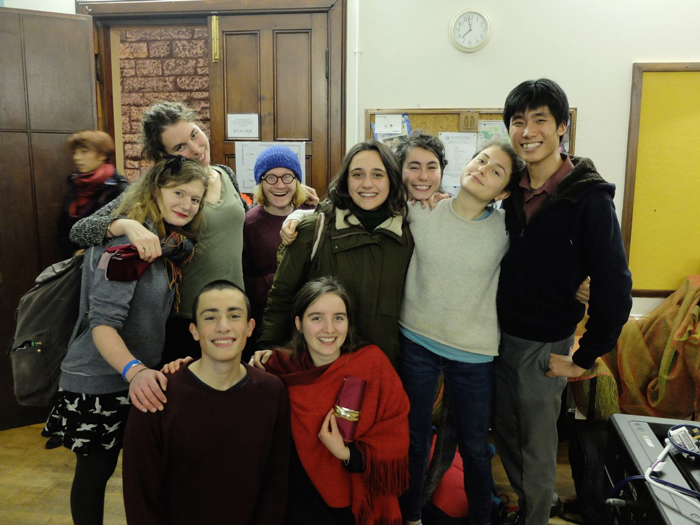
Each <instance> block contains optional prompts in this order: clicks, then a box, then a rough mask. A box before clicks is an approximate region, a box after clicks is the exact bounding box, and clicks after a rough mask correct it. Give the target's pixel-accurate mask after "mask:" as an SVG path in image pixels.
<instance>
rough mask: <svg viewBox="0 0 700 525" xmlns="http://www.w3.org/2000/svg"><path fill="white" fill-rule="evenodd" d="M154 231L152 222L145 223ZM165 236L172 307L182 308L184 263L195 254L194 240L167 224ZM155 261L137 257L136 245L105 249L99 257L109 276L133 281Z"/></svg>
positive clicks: (161, 245)
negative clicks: (181, 295) (182, 267)
mask: <svg viewBox="0 0 700 525" xmlns="http://www.w3.org/2000/svg"><path fill="white" fill-rule="evenodd" d="M144 226H146V227H147V228H148V229H150V230H151V231H153V227H152V225H151V224H150V223H148V222H147V223H146V224H144ZM165 228H166V237H165V238H164V239H161V240H160V248H161V250H162V251H163V256H162V261H163V264H164V266H165V272H166V274H167V276H168V287H169V288H170V291H171V293H172V299H173V308H174V310H175V311H176V312H178V311H179V310H180V286H179V285H180V283H181V282H182V269H181V266H183V265H185V264H187V263H189V262H190V261H191V260H192V257H194V248H195V242H194V240H193V239H192V235H191V234H190V233H187V232H185V231H184V230H182V229H181V228H178V227H176V226H171V225H169V224H166V225H165ZM151 264H152V263H150V262H148V261H144V260H143V259H141V258H140V257H139V256H138V249H137V248H136V246H134V245H133V244H120V245H119V246H112V247H110V248H107V249H106V250H105V253H104V254H103V255H102V258H101V259H100V267H102V269H104V270H105V276H106V277H107V279H110V280H114V281H134V280H136V279H138V278H139V277H141V275H143V273H144V272H145V271H146V270H147V269H148V267H149V266H151Z"/></svg>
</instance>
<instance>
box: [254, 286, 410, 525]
mask: <svg viewBox="0 0 700 525" xmlns="http://www.w3.org/2000/svg"><path fill="white" fill-rule="evenodd" d="M291 314H292V317H293V322H294V335H293V338H292V344H291V354H290V353H289V352H287V351H284V350H275V351H274V352H273V351H271V350H266V351H258V352H256V353H255V356H254V358H253V359H251V363H254V364H255V366H258V367H260V368H264V369H266V370H267V371H269V372H271V373H273V374H275V375H277V376H279V377H280V378H281V379H282V381H283V382H284V383H285V385H286V386H287V390H288V391H289V400H290V405H291V420H292V437H293V446H292V453H291V457H290V477H289V500H288V501H289V503H288V506H287V513H286V517H285V523H286V524H288V525H306V524H312V523H313V524H321V523H322V524H324V525H353V524H355V523H367V524H380V523H381V524H388V525H401V512H400V510H399V505H398V496H399V495H400V494H402V493H403V492H404V491H405V490H406V488H407V486H408V419H407V418H408V410H409V405H408V399H407V397H406V394H405V393H404V391H403V388H402V387H401V381H400V380H399V377H398V376H397V375H396V372H395V371H394V368H393V367H392V365H391V363H390V362H389V360H388V359H387V357H386V355H384V353H383V352H382V351H381V350H380V349H379V348H377V347H376V346H374V345H366V344H364V343H362V342H361V341H360V339H359V337H358V335H357V333H356V331H355V327H356V320H355V319H356V318H355V316H354V310H353V308H352V304H351V301H350V297H349V294H348V293H347V292H346V291H345V289H344V288H343V286H342V285H341V284H340V282H339V281H338V280H337V279H336V278H332V277H323V278H320V279H317V280H313V281H310V282H308V283H306V284H305V285H304V286H303V287H302V288H301V289H300V290H299V292H298V293H297V295H296V297H295V298H294V304H293V306H292V308H291ZM348 377H351V378H353V379H358V380H365V381H366V387H365V390H364V396H363V397H362V398H361V403H360V405H359V409H358V410H357V411H355V412H354V414H353V413H352V411H349V410H347V409H348V407H346V406H338V405H337V404H336V402H337V396H338V392H339V390H340V389H341V386H342V385H343V383H344V380H345V378H348ZM355 401H357V400H356V399H355ZM340 402H341V403H342V402H343V401H340ZM353 406H355V407H357V405H353ZM334 407H335V408H334ZM340 417H343V418H348V417H351V418H354V420H355V421H356V428H355V433H354V439H348V440H344V439H343V434H341V431H340V430H339V426H338V425H339V423H338V421H339V420H340V419H338V418H340Z"/></svg>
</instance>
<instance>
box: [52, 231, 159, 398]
mask: <svg viewBox="0 0 700 525" xmlns="http://www.w3.org/2000/svg"><path fill="white" fill-rule="evenodd" d="M128 243H129V240H128V239H127V237H117V238H115V239H112V241H111V242H110V243H109V244H108V245H107V246H117V245H120V244H128ZM105 248H106V246H95V247H93V248H90V249H89V250H88V251H87V252H86V254H85V262H84V264H83V276H82V283H81V287H82V289H81V292H80V314H79V317H78V319H79V322H78V324H77V325H76V328H75V330H74V332H73V337H72V338H71V341H70V343H69V345H68V355H66V358H65V359H64V360H63V363H62V364H61V380H60V382H59V385H60V387H61V388H63V389H64V390H68V391H69V392H80V393H84V394H111V393H115V392H123V391H125V390H127V389H128V385H127V384H126V383H125V382H124V380H123V379H122V377H121V373H120V372H121V371H116V370H115V369H114V368H112V366H111V365H110V364H109V363H107V361H105V360H104V358H103V357H102V355H101V354H100V353H99V351H98V350H97V347H96V346H95V343H94V342H93V340H92V328H94V327H96V326H111V327H112V328H114V329H115V330H117V332H118V333H119V335H120V336H121V338H122V339H123V340H124V343H125V344H126V347H127V348H128V349H129V350H130V351H131V353H132V354H134V356H135V357H136V358H137V359H140V360H141V361H142V362H143V363H144V364H145V365H146V366H148V367H154V366H156V365H157V364H158V362H159V361H160V358H161V355H162V353H163V345H164V342H165V322H166V320H167V318H168V314H169V312H170V307H171V305H172V294H171V291H170V288H169V286H168V279H167V275H166V272H165V267H164V265H163V261H162V259H157V260H156V261H155V262H154V263H153V264H152V265H151V266H149V268H148V269H147V270H146V271H145V272H144V274H143V275H142V276H141V277H140V278H139V279H138V280H137V281H108V280H107V279H106V278H105V272H104V270H101V269H99V268H97V265H98V263H99V260H100V257H101V256H102V254H103V253H104V251H105ZM80 320H87V321H88V323H89V327H88V326H87V325H88V323H85V322H83V323H81V322H80ZM86 328H87V329H86Z"/></svg>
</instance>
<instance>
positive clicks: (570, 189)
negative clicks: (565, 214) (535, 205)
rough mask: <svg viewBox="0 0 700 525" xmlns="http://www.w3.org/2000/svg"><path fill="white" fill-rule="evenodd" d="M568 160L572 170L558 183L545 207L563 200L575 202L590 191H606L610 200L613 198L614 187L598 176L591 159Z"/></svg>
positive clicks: (577, 158)
mask: <svg viewBox="0 0 700 525" xmlns="http://www.w3.org/2000/svg"><path fill="white" fill-rule="evenodd" d="M569 158H570V159H571V163H572V164H573V165H574V169H573V170H571V173H569V174H568V175H567V176H566V177H564V179H563V180H562V181H561V182H560V183H559V186H557V189H556V190H554V193H553V194H552V196H551V198H550V199H547V201H548V202H547V207H549V206H551V205H553V204H556V203H557V202H559V201H561V200H565V199H566V200H571V201H574V202H576V201H578V200H579V199H580V198H581V197H583V196H584V195H586V194H587V193H589V192H591V191H607V192H608V193H609V194H610V197H611V198H614V197H615V185H614V184H611V183H609V182H607V181H606V180H605V179H604V178H603V177H601V176H600V174H599V173H598V170H597V169H596V167H595V165H594V164H593V161H592V160H591V159H588V158H586V157H569Z"/></svg>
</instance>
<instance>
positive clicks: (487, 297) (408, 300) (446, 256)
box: [399, 198, 508, 356]
mask: <svg viewBox="0 0 700 525" xmlns="http://www.w3.org/2000/svg"><path fill="white" fill-rule="evenodd" d="M454 200H455V199H454V198H452V199H449V200H443V201H440V202H439V203H438V204H437V206H436V207H435V209H434V210H433V211H430V210H429V209H428V208H426V209H423V208H421V206H419V205H416V206H409V208H408V209H409V214H408V218H409V220H410V221H411V233H413V238H414V239H415V242H416V247H415V249H414V251H413V256H412V257H411V264H410V265H409V267H408V274H407V275H406V285H405V287H404V295H403V301H402V303H401V316H400V317H399V324H400V325H401V326H403V327H405V328H407V329H409V330H411V331H412V332H415V333H417V334H419V335H422V336H424V337H429V338H430V339H432V340H433V341H437V342H439V343H442V344H444V345H448V346H451V347H452V348H457V349H459V350H465V351H467V352H472V353H475V354H481V355H491V356H496V355H498V343H499V340H500V331H499V328H498V316H497V315H496V291H497V289H498V276H499V273H500V269H501V259H503V256H504V255H505V254H506V252H507V251H508V235H507V233H506V229H505V222H504V215H505V214H504V213H503V210H494V212H493V213H492V214H491V215H490V216H489V217H488V218H486V219H484V220H480V221H478V220H477V221H469V220H466V219H463V218H462V217H460V216H459V215H458V214H457V212H456V211H455V210H454V208H453V203H454Z"/></svg>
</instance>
